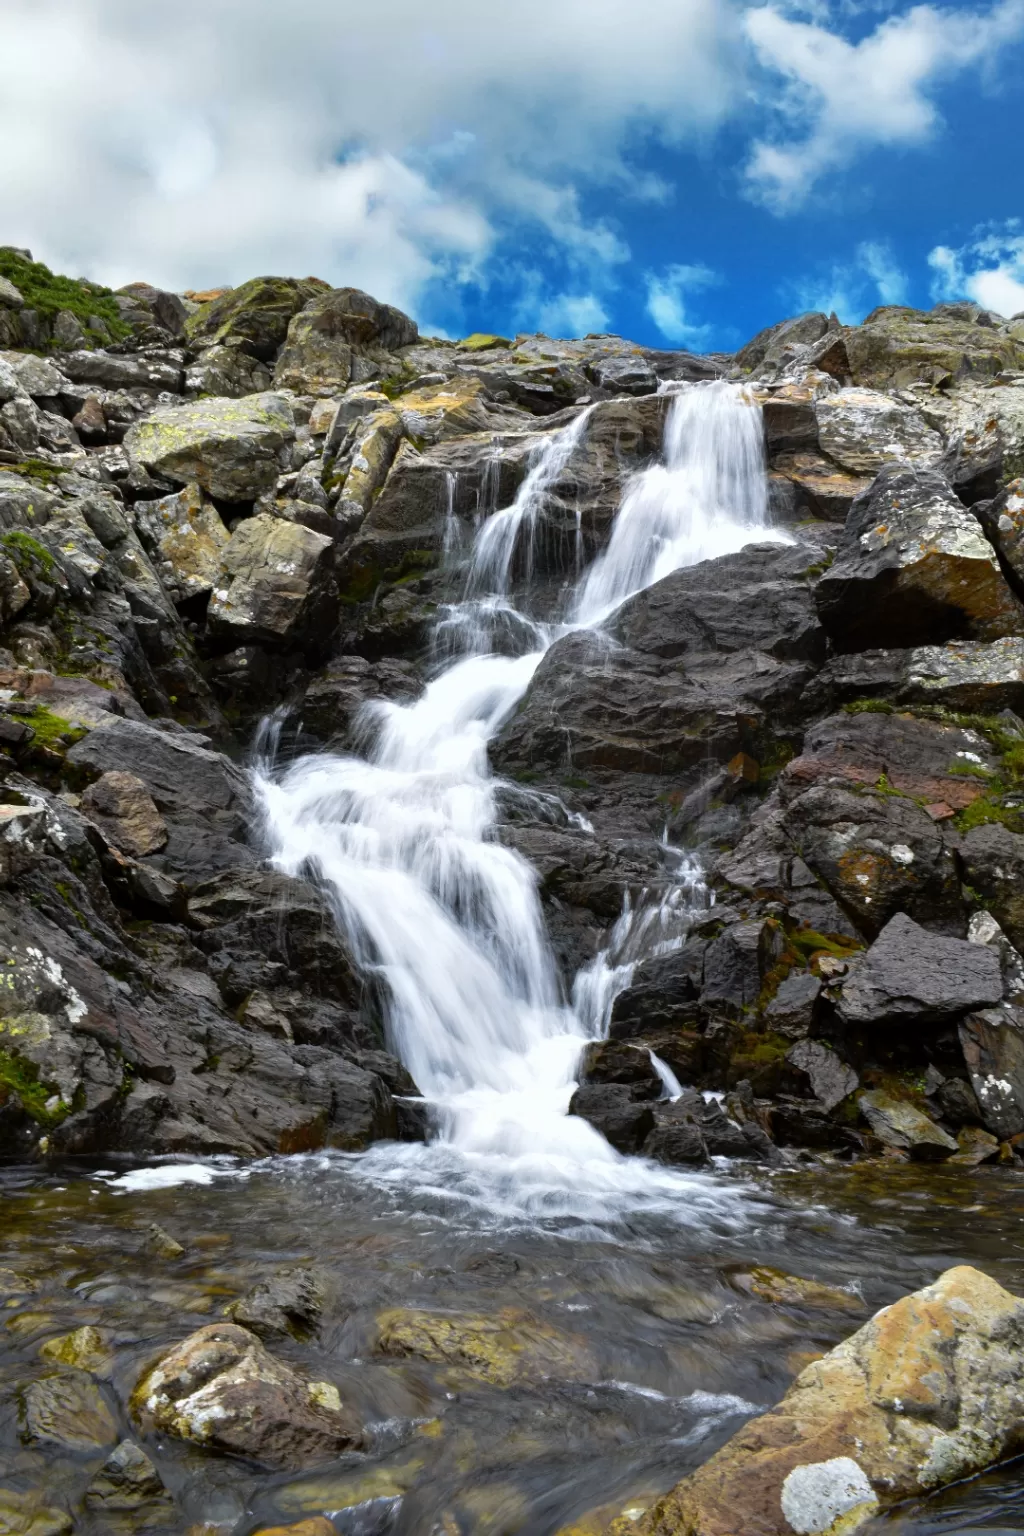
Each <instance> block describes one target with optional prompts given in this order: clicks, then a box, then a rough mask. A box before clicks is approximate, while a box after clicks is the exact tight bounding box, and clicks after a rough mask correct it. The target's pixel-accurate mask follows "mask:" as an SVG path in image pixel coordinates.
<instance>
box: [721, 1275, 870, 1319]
mask: <svg viewBox="0 0 1024 1536" xmlns="http://www.w3.org/2000/svg"><path fill="white" fill-rule="evenodd" d="M728 1278H729V1284H730V1285H733V1286H735V1287H736V1289H737V1290H738V1291H742V1292H743V1294H744V1295H746V1296H756V1297H757V1299H758V1300H759V1301H768V1302H771V1303H772V1305H773V1306H778V1307H813V1308H815V1309H818V1308H820V1309H821V1310H822V1311H825V1312H863V1311H864V1303H863V1302H862V1301H861V1299H860V1297H859V1296H856V1295H855V1294H854V1293H853V1292H852V1291H841V1290H840V1289H839V1288H838V1287H837V1286H834V1285H823V1284H822V1282H821V1281H820V1280H808V1279H806V1278H805V1277H804V1276H803V1275H791V1274H788V1273H787V1271H786V1270H783V1269H772V1268H771V1267H770V1265H767V1264H759V1265H756V1266H755V1267H754V1268H753V1269H739V1270H730V1271H729V1277H728Z"/></svg>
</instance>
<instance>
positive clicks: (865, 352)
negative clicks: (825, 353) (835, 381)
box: [842, 304, 1024, 389]
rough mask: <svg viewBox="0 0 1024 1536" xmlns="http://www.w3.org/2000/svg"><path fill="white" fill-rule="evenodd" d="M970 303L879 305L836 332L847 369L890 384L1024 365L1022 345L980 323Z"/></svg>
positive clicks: (881, 385)
mask: <svg viewBox="0 0 1024 1536" xmlns="http://www.w3.org/2000/svg"><path fill="white" fill-rule="evenodd" d="M969 309H970V306H966V305H953V304H939V305H936V307H935V309H933V310H930V311H928V310H917V309H907V308H905V307H904V306H902V305H884V306H883V307H882V308H880V309H876V310H872V312H871V314H869V315H868V316H867V318H866V320H865V321H864V323H863V324H862V325H859V326H853V327H850V328H848V329H844V331H843V332H842V338H843V342H844V344H845V351H846V356H847V359H848V371H849V374H850V376H851V377H852V379H853V382H854V383H855V384H859V385H867V386H869V387H870V388H872V389H895V388H899V387H900V386H901V385H905V384H914V383H916V382H917V381H918V380H922V379H923V380H925V381H927V382H928V383H930V384H941V383H949V382H952V381H953V380H959V379H964V378H973V377H977V378H991V377H993V376H994V375H996V374H998V373H1002V372H1003V371H1004V370H1005V369H1008V368H1009V369H1014V368H1021V367H1022V366H1024V347H1022V346H1021V344H1020V343H1019V342H1017V341H1015V340H1014V338H1013V337H1012V336H1011V335H1009V334H1008V333H1007V331H1006V330H997V329H996V328H995V327H994V326H992V325H986V324H983V323H980V321H979V318H978V315H979V313H980V312H978V311H975V314H974V315H972V314H971V313H969V312H968V311H969Z"/></svg>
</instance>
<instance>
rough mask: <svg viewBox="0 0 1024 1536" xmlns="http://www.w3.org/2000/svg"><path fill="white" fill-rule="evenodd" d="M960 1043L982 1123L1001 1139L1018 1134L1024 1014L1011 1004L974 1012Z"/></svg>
mask: <svg viewBox="0 0 1024 1536" xmlns="http://www.w3.org/2000/svg"><path fill="white" fill-rule="evenodd" d="M960 1044H961V1046H962V1048H963V1053H964V1061H965V1062H966V1064H967V1070H968V1072H969V1073H970V1078H971V1086H972V1087H973V1089H974V1096H975V1099H976V1101H977V1113H978V1116H979V1117H980V1119H981V1123H982V1125H984V1126H985V1128H986V1129H987V1130H989V1131H991V1132H992V1133H993V1134H994V1135H996V1136H998V1137H999V1139H1000V1141H1005V1140H1007V1139H1008V1138H1009V1137H1011V1136H1016V1135H1018V1134H1019V1133H1020V1132H1021V1131H1022V1130H1024V1014H1022V1013H1021V1010H1020V1009H1018V1008H1007V1007H1003V1008H991V1009H986V1010H985V1011H984V1012H980V1013H972V1014H971V1015H970V1017H969V1018H966V1019H964V1020H963V1022H962V1023H961V1025H960ZM943 1086H945V1085H943ZM972 1107H973V1106H972ZM973 1118H974V1117H973V1116H972V1119H973Z"/></svg>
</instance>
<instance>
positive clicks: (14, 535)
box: [0, 528, 55, 578]
mask: <svg viewBox="0 0 1024 1536" xmlns="http://www.w3.org/2000/svg"><path fill="white" fill-rule="evenodd" d="M0 549H2V550H3V552H4V554H5V555H7V557H8V558H9V559H10V560H11V561H12V562H13V563H14V564H15V565H16V566H17V568H18V571H19V572H20V574H21V575H22V576H42V577H44V578H45V577H47V576H50V575H52V573H53V568H54V564H55V562H54V558H53V556H52V555H51V554H50V551H49V550H48V549H46V548H44V546H43V545H42V544H40V543H39V541H38V539H34V538H33V537H32V535H31V534H30V533H24V532H22V530H21V529H20V528H12V529H11V530H10V531H9V532H8V533H3V534H0Z"/></svg>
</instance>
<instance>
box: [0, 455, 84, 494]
mask: <svg viewBox="0 0 1024 1536" xmlns="http://www.w3.org/2000/svg"><path fill="white" fill-rule="evenodd" d="M3 467H4V470H5V472H6V473H8V474H11V475H20V476H21V478H22V479H23V480H31V481H32V482H33V484H34V485H40V486H42V488H43V490H49V489H50V487H51V486H53V485H54V484H56V482H57V481H58V480H59V479H60V477H61V475H69V474H70V473H71V471H70V470H69V469H64V468H62V467H61V465H59V464H51V463H50V461H49V459H22V461H21V463H20V464H5V465H4V466H3Z"/></svg>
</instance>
